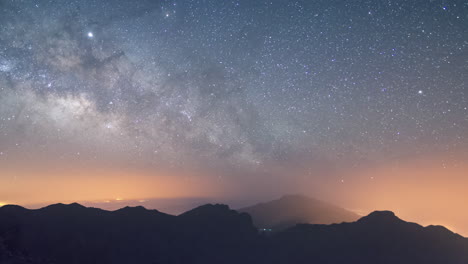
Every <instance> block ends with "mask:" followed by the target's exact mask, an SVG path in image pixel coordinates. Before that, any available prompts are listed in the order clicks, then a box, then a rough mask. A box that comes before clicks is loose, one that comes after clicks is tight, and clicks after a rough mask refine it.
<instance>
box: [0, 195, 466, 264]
mask: <svg viewBox="0 0 468 264" xmlns="http://www.w3.org/2000/svg"><path fill="white" fill-rule="evenodd" d="M0 263H2V264H3V263H57V264H60V263H64V264H65V263H66V264H74V263H80V264H81V263H85V264H88V263H99V264H103V263H112V264H118V263H139V264H140V263H148V264H156V263H160V264H163V263H164V264H166V263H167V264H169V263H171V264H177V263H180V264H187V263H204V264H207V263H216V264H219V263H346V264H349V263H359V264H365V263H373V264H376V263H378V264H385V263H389V264H390V263H391V264H395V263H399V264H404V263H408V264H410V263H411V264H418V263H421V264H431V263H437V264H442V263H446V264H466V263H468V241H467V239H466V238H463V237H461V236H459V235H457V234H454V233H452V232H450V231H449V230H447V229H445V228H443V227H434V226H431V227H426V228H424V227H421V226H419V225H417V224H414V223H408V222H405V221H402V220H400V219H399V218H397V217H396V216H395V215H394V214H393V213H391V212H374V213H372V214H370V215H368V216H366V217H363V218H361V219H359V220H358V221H357V222H353V223H343V224H333V225H310V224H303V225H296V226H295V227H292V228H289V229H287V230H285V231H282V232H278V233H274V234H272V235H271V236H264V235H262V234H260V233H258V232H257V229H256V228H255V227H254V225H253V224H252V220H251V218H250V216H249V215H248V214H245V213H238V212H236V211H233V210H230V209H229V208H228V207H227V206H225V205H204V206H201V207H198V208H195V209H193V210H191V211H189V212H186V213H184V214H182V215H179V216H171V215H167V214H164V213H161V212H159V211H157V210H147V209H145V208H143V207H132V208H130V207H126V208H122V209H120V210H117V211H104V210H100V209H96V208H86V207H83V206H81V205H79V204H70V205H63V204H56V205H51V206H48V207H45V208H42V209H38V210H28V209H25V208H22V207H19V206H13V205H8V206H4V207H2V208H0Z"/></svg>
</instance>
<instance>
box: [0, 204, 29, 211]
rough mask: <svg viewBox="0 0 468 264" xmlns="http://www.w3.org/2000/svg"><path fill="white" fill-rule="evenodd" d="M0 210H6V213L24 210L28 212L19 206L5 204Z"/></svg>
mask: <svg viewBox="0 0 468 264" xmlns="http://www.w3.org/2000/svg"><path fill="white" fill-rule="evenodd" d="M0 209H1V210H7V211H15V210H16V211H25V210H28V209H26V208H24V207H22V206H19V205H14V204H7V205H4V206H1V207H0Z"/></svg>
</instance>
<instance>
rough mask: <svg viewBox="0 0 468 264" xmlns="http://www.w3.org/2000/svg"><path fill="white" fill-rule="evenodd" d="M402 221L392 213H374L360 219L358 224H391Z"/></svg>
mask: <svg viewBox="0 0 468 264" xmlns="http://www.w3.org/2000/svg"><path fill="white" fill-rule="evenodd" d="M399 221H402V220H401V219H400V218H398V217H397V216H396V215H395V213H393V212H392V211H374V212H372V213H370V214H369V215H367V216H364V217H362V218H361V219H359V220H358V222H371V223H378V222H381V223H391V222H399Z"/></svg>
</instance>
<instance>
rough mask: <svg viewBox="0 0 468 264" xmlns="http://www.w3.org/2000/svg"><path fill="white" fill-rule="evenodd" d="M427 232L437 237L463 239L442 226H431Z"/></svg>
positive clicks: (427, 228)
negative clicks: (450, 236) (454, 236)
mask: <svg viewBox="0 0 468 264" xmlns="http://www.w3.org/2000/svg"><path fill="white" fill-rule="evenodd" d="M425 230H426V231H427V232H430V233H432V234H434V235H437V236H449V235H456V236H459V237H462V236H460V235H459V234H457V233H454V232H452V231H451V230H449V229H448V228H446V227H445V226H441V225H429V226H427V227H426V228H425Z"/></svg>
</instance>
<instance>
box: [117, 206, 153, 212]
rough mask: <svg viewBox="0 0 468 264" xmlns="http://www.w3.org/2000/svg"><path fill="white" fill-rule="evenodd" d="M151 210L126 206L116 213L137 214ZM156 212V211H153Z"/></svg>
mask: <svg viewBox="0 0 468 264" xmlns="http://www.w3.org/2000/svg"><path fill="white" fill-rule="evenodd" d="M149 211H150V210H148V209H146V208H145V207H143V206H141V205H139V206H125V207H123V208H120V209H118V210H116V211H115V212H125V213H127V212H128V213H136V212H149ZM153 211H156V210H153Z"/></svg>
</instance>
